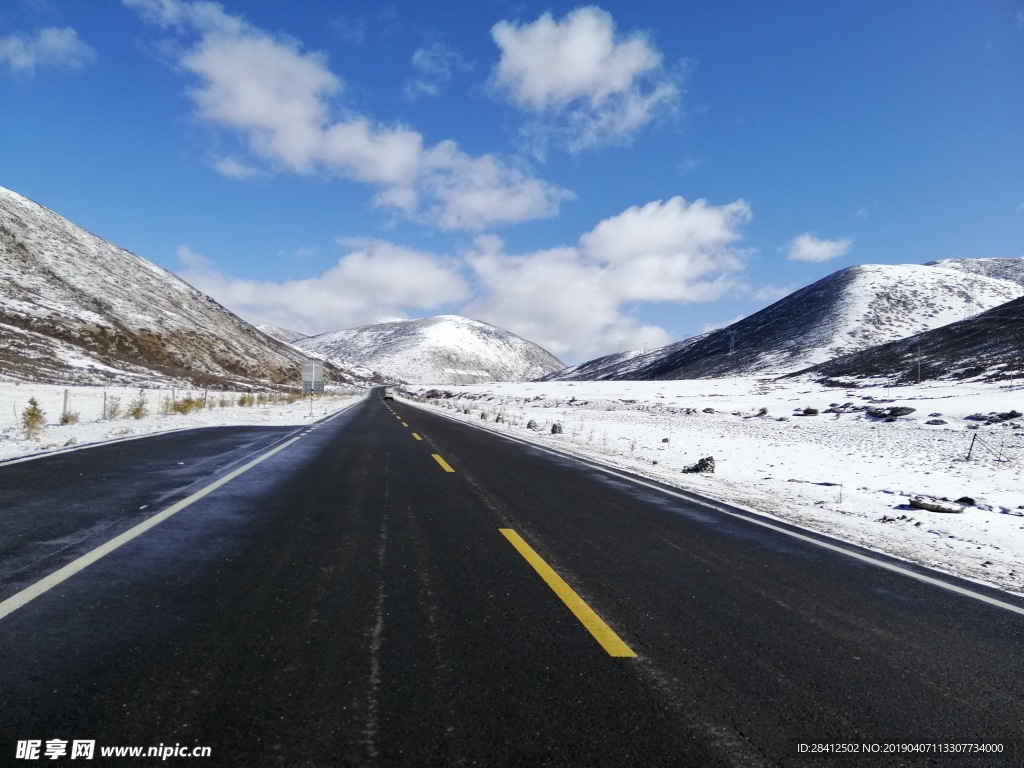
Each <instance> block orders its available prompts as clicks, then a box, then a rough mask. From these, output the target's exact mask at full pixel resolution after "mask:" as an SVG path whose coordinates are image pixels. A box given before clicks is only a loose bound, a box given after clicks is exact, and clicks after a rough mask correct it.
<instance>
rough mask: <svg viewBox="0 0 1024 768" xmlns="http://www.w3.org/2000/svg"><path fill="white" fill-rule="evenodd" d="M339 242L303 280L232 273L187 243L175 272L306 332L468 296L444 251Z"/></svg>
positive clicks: (237, 307) (241, 308) (227, 300)
mask: <svg viewBox="0 0 1024 768" xmlns="http://www.w3.org/2000/svg"><path fill="white" fill-rule="evenodd" d="M341 244H342V245H343V246H345V247H347V248H349V249H350V250H349V252H348V253H346V254H345V255H344V256H342V257H341V258H340V259H339V260H338V263H337V264H335V266H333V267H332V268H331V269H329V270H327V271H326V272H324V273H323V274H322V275H320V276H318V277H315V278H309V279H305V280H286V281H284V282H281V283H275V282H270V281H261V280H249V279H244V278H237V277H233V276H230V275H227V274H224V273H223V272H221V271H220V270H219V269H217V267H216V265H215V264H214V263H213V262H211V261H210V260H209V259H206V258H205V257H203V256H201V255H200V254H198V253H196V252H195V251H193V250H192V249H190V248H189V247H188V246H181V247H180V248H178V259H179V261H180V262H181V264H182V269H181V271H179V272H178V274H179V276H180V277H181V278H182V279H183V280H185V281H187V282H188V283H191V284H192V285H194V286H195V287H196V288H198V289H199V290H201V291H203V292H204V293H207V294H209V295H210V296H212V297H214V298H215V299H216V300H217V301H219V302H220V303H221V304H223V305H224V306H226V307H227V308H228V309H230V310H231V311H233V312H235V313H236V314H238V315H240V316H241V317H244V318H245V319H246V320H248V321H249V322H252V323H272V324H274V325H280V326H283V327H285V328H293V329H295V330H297V331H303V332H307V333H319V332H323V331H327V330H336V329H339V328H352V327H355V326H358V325H363V324H365V323H371V322H375V321H377V320H379V319H380V318H381V317H385V316H404V314H405V312H406V311H407V310H409V311H423V310H428V311H429V310H437V309H440V308H442V307H445V306H446V305H448V304H451V303H453V302H458V301H463V300H465V299H466V298H467V296H468V290H469V289H468V286H467V285H466V282H465V280H464V279H463V278H462V276H461V275H460V274H459V270H458V267H457V265H454V264H452V263H451V262H450V260H447V259H445V258H444V257H441V256H438V255H436V254H431V253H424V252H422V251H415V250H412V249H410V248H404V247H402V246H399V245H394V244H392V243H386V242H382V241H377V240H345V241H341Z"/></svg>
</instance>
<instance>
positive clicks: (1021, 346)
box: [803, 297, 1024, 384]
mask: <svg viewBox="0 0 1024 768" xmlns="http://www.w3.org/2000/svg"><path fill="white" fill-rule="evenodd" d="M803 373H809V374H811V375H812V376H814V377H815V378H817V379H819V380H821V379H830V378H832V379H834V378H840V377H841V378H842V379H844V380H849V379H851V378H864V377H885V378H886V379H887V380H889V381H892V382H894V383H898V384H908V383H914V382H916V381H918V379H919V378H920V380H921V381H926V380H929V379H952V380H958V379H980V380H986V381H1002V380H1006V379H1015V380H1018V381H1019V380H1021V379H1022V377H1024V297H1021V298H1019V299H1014V300H1013V301H1008V302H1007V303H1005V304H1000V305H999V306H998V307H995V308H994V309H990V310H988V311H987V312H982V313H981V314H980V315H975V316H973V317H970V318H968V319H966V320H961V321H960V322H957V323H951V324H950V325H944V326H942V327H941V328H936V329H934V330H931V331H926V332H925V333H920V334H917V335H915V336H909V337H907V338H905V339H899V340H897V341H891V342H889V343H888V344H880V345H878V346H876V347H870V348H869V349H865V350H862V351H860V352H855V353H853V354H850V355H844V356H842V357H838V358H836V359H834V360H828V361H826V362H824V363H821V364H820V365H816V366H814V367H813V368H810V369H808V370H807V371H803Z"/></svg>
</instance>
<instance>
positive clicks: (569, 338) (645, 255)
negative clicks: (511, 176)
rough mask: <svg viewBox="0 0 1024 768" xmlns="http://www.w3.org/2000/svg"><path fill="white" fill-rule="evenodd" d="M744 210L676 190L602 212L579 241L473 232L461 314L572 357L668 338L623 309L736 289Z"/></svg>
mask: <svg viewBox="0 0 1024 768" xmlns="http://www.w3.org/2000/svg"><path fill="white" fill-rule="evenodd" d="M749 218H750V209H749V207H748V206H747V204H746V203H745V202H743V201H737V202H735V203H731V204H729V205H723V206H711V205H708V203H707V202H706V201H704V200H698V201H696V202H693V203H687V202H686V201H685V200H683V199H682V198H678V197H676V198H672V199H670V200H667V201H658V202H653V203H649V204H647V205H644V206H640V207H633V208H630V209H628V210H626V211H624V212H623V213H621V214H619V215H617V216H613V217H611V218H609V219H605V220H604V221H602V222H600V223H599V224H598V225H597V226H596V227H594V229H592V230H591V231H590V232H588V233H586V234H584V235H583V236H582V237H581V238H580V241H579V244H578V245H577V246H572V247H563V248H555V249H549V250H544V251H538V252H535V253H529V254H523V255H508V254H505V253H504V252H503V247H502V244H501V241H500V240H498V239H497V238H494V237H493V236H488V237H482V238H478V239H477V243H476V247H475V249H474V251H473V252H472V253H470V254H468V255H467V257H466V259H467V262H468V264H469V265H470V267H471V268H472V269H473V271H474V273H475V275H476V277H477V280H478V281H479V284H480V289H481V295H480V297H479V298H478V299H477V300H475V301H474V302H473V303H472V304H470V306H469V307H467V309H466V313H467V314H470V315H472V316H474V317H479V318H480V319H482V320H486V321H487V322H491V323H494V324H496V325H499V326H501V327H504V328H508V329H509V330H511V331H514V332H515V333H518V334H520V335H522V336H525V337H526V338H528V339H531V340H532V341H535V342H537V343H539V344H541V345H542V346H544V347H545V348H547V349H549V350H550V351H551V352H553V353H554V354H556V355H560V356H566V357H569V358H570V359H583V358H587V357H593V356H596V355H601V354H607V353H608V352H610V351H614V350H615V349H616V348H619V347H620V346H621V347H622V348H638V347H642V346H645V345H646V346H648V347H653V346H660V345H663V344H667V343H670V342H671V341H672V338H671V336H670V334H669V333H668V332H667V331H665V330H664V329H662V328H660V327H657V326H648V325H643V324H642V323H640V322H639V321H638V320H637V319H636V318H635V317H633V316H631V315H630V313H629V311H627V309H626V308H627V307H630V306H632V305H633V304H635V303H636V302H662V301H673V302H685V303H693V302H706V301H714V300H715V299H718V298H721V297H722V296H723V295H725V294H726V293H729V292H730V291H741V290H742V286H741V285H740V284H739V283H738V282H737V281H736V280H735V279H734V275H735V274H736V273H737V272H739V271H740V270H742V269H743V268H744V266H745V264H744V253H743V251H742V250H740V249H738V248H737V247H736V243H737V241H738V240H739V238H740V233H739V229H740V227H741V226H742V225H743V224H744V223H746V222H747V221H748V220H749Z"/></svg>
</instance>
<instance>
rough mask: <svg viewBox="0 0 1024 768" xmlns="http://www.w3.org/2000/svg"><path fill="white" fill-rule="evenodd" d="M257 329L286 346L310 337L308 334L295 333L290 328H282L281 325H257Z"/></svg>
mask: <svg viewBox="0 0 1024 768" xmlns="http://www.w3.org/2000/svg"><path fill="white" fill-rule="evenodd" d="M256 327H257V328H259V329H260V330H261V331H263V332H264V333H265V334H267V336H270V337H271V338H274V339H277V340H278V341H283V342H284V343H285V344H291V343H292V342H293V341H298V340H299V339H304V338H306V336H308V335H309V334H306V333H299V332H298V331H293V330H291V329H289V328H282V327H281V326H279V325H268V324H266V323H263V324H261V325H257V326H256Z"/></svg>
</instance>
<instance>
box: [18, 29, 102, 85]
mask: <svg viewBox="0 0 1024 768" xmlns="http://www.w3.org/2000/svg"><path fill="white" fill-rule="evenodd" d="M95 58H96V52H95V51H94V50H93V49H92V48H90V47H89V46H88V45H86V44H85V43H84V42H82V40H81V39H80V38H79V37H78V33H77V32H76V31H75V30H74V29H72V28H71V27H60V28H58V27H47V28H46V29H41V30H39V32H38V33H37V34H36V35H35V37H28V36H25V35H8V36H7V37H0V66H3V65H6V66H7V67H8V68H10V70H11V72H12V73H19V74H25V75H34V74H35V71H36V69H37V68H39V67H53V68H54V69H81V68H82V67H84V66H85V65H87V64H90V63H92V61H93V60H94V59H95Z"/></svg>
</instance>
